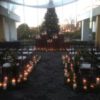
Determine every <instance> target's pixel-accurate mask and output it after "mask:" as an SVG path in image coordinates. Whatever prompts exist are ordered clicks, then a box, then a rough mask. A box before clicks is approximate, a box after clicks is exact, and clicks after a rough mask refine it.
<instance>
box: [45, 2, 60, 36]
mask: <svg viewBox="0 0 100 100" xmlns="http://www.w3.org/2000/svg"><path fill="white" fill-rule="evenodd" d="M49 5H50V8H48V9H47V12H46V14H45V21H44V24H45V30H46V32H47V34H48V36H49V37H52V36H53V35H54V34H58V33H59V25H58V18H57V14H56V12H55V8H54V6H53V5H54V4H53V1H52V0H50V2H49Z"/></svg>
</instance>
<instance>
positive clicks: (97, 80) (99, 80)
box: [96, 77, 100, 85]
mask: <svg viewBox="0 0 100 100" xmlns="http://www.w3.org/2000/svg"><path fill="white" fill-rule="evenodd" d="M96 84H97V85H98V84H100V78H99V77H97V78H96Z"/></svg>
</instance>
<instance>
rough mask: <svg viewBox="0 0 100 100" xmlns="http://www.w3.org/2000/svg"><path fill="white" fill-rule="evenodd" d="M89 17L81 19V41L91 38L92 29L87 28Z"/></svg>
mask: <svg viewBox="0 0 100 100" xmlns="http://www.w3.org/2000/svg"><path fill="white" fill-rule="evenodd" d="M89 23H90V20H89V19H85V20H83V21H82V27H81V40H82V41H90V40H92V30H91V29H90V28H89Z"/></svg>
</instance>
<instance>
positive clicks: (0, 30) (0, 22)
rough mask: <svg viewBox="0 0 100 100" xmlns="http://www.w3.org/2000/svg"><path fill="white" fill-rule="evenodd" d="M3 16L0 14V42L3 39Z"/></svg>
mask: <svg viewBox="0 0 100 100" xmlns="http://www.w3.org/2000/svg"><path fill="white" fill-rule="evenodd" d="M3 26H4V25H3V16H0V42H1V41H4V27H3Z"/></svg>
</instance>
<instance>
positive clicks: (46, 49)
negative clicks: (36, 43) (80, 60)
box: [36, 47, 65, 51]
mask: <svg viewBox="0 0 100 100" xmlns="http://www.w3.org/2000/svg"><path fill="white" fill-rule="evenodd" d="M36 50H37V51H65V49H64V48H59V49H56V48H48V47H46V48H41V47H37V48H36Z"/></svg>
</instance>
